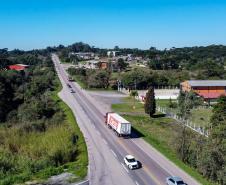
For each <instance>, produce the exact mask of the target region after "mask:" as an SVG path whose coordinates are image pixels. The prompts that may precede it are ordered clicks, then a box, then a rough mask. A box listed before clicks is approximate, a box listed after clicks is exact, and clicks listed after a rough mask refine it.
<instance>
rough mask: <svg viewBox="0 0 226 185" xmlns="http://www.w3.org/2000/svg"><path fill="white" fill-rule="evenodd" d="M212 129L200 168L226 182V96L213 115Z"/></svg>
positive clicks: (206, 173)
mask: <svg viewBox="0 0 226 185" xmlns="http://www.w3.org/2000/svg"><path fill="white" fill-rule="evenodd" d="M211 123H212V129H211V132H210V136H209V138H208V143H207V145H206V147H205V150H204V151H203V155H202V160H201V161H200V165H199V169H200V171H201V173H202V174H203V175H205V176H206V177H208V178H209V179H211V180H213V181H217V182H218V183H219V184H222V185H223V184H226V175H225V174H226V169H225V166H226V97H220V98H219V100H218V103H217V104H216V105H215V106H214V109H213V115H212V117H211Z"/></svg>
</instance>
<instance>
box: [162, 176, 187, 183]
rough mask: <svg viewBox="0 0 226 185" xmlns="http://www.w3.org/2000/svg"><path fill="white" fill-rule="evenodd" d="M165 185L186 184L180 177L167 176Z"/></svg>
mask: <svg viewBox="0 0 226 185" xmlns="http://www.w3.org/2000/svg"><path fill="white" fill-rule="evenodd" d="M166 184H167V185H187V184H186V183H185V182H184V181H183V180H182V179H181V178H180V177H167V178H166Z"/></svg>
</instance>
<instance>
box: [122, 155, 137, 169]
mask: <svg viewBox="0 0 226 185" xmlns="http://www.w3.org/2000/svg"><path fill="white" fill-rule="evenodd" d="M124 163H125V165H126V166H127V167H128V168H129V169H130V170H133V169H137V168H139V164H138V161H137V160H136V159H135V158H134V157H133V156H132V155H127V156H125V157H124Z"/></svg>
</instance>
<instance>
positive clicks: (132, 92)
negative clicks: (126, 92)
mask: <svg viewBox="0 0 226 185" xmlns="http://www.w3.org/2000/svg"><path fill="white" fill-rule="evenodd" d="M130 96H132V97H133V109H135V108H136V107H135V97H136V96H138V92H137V91H136V90H133V91H131V92H130Z"/></svg>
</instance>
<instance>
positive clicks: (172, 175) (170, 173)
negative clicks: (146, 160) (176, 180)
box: [130, 140, 182, 176]
mask: <svg viewBox="0 0 226 185" xmlns="http://www.w3.org/2000/svg"><path fill="white" fill-rule="evenodd" d="M130 141H132V142H133V143H134V144H135V145H136V146H137V147H138V148H140V149H141V150H142V151H143V152H144V153H145V154H146V155H147V156H148V157H150V158H151V159H152V160H154V159H153V158H152V157H151V156H150V154H149V153H147V152H146V151H144V150H143V148H141V147H140V146H139V145H137V144H136V143H135V142H134V141H133V140H130ZM154 149H155V148H154ZM155 150H156V149H155ZM156 151H157V152H159V151H158V150H156ZM159 153H160V154H161V152H159ZM161 155H162V156H163V157H165V156H164V155H163V154H161ZM166 159H167V158H166ZM154 161H155V160H154ZM170 162H171V163H173V162H172V161H170ZM157 164H158V165H159V166H160V168H162V169H163V170H165V171H166V172H167V173H168V174H169V175H170V176H173V174H172V173H171V172H170V171H169V170H168V169H166V168H164V167H163V166H161V165H160V164H159V163H158V162H157ZM173 164H174V163H173ZM174 165H175V164H174ZM179 169H180V168H179ZM180 170H182V169H180Z"/></svg>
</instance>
